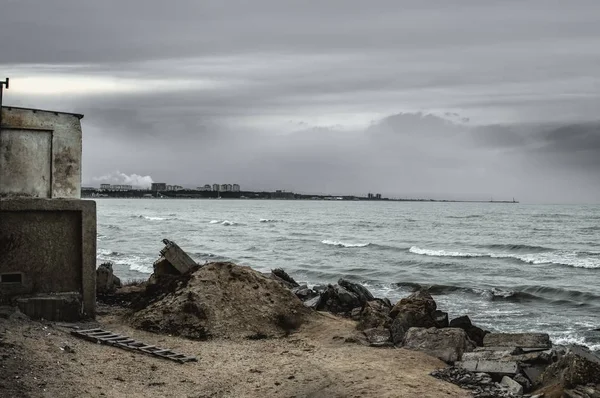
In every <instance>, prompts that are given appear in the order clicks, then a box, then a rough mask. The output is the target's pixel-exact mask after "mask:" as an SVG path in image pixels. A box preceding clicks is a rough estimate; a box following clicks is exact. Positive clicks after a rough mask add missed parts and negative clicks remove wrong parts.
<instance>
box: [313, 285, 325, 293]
mask: <svg viewBox="0 0 600 398" xmlns="http://www.w3.org/2000/svg"><path fill="white" fill-rule="evenodd" d="M313 290H314V291H315V292H317V293H323V292H324V291H325V290H327V286H326V285H314V286H313Z"/></svg>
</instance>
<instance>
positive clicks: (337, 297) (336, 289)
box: [317, 285, 361, 315]
mask: <svg viewBox="0 0 600 398" xmlns="http://www.w3.org/2000/svg"><path fill="white" fill-rule="evenodd" d="M360 306H361V304H360V300H359V298H358V295H356V294H355V293H352V292H350V291H348V290H346V289H344V288H343V287H341V286H339V285H329V286H327V289H326V290H325V291H324V292H323V293H321V298H320V300H319V304H318V305H317V310H319V311H328V312H331V313H333V314H348V315H349V314H350V312H352V310H353V309H354V308H357V307H360Z"/></svg>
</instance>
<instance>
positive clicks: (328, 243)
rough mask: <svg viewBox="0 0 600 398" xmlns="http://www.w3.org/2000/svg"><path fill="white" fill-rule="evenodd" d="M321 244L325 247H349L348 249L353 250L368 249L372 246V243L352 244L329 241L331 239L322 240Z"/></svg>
mask: <svg viewBox="0 0 600 398" xmlns="http://www.w3.org/2000/svg"><path fill="white" fill-rule="evenodd" d="M321 243H323V244H324V245H330V246H337V247H347V248H351V247H367V246H370V245H371V243H350V242H342V241H337V240H329V239H325V240H322V241H321Z"/></svg>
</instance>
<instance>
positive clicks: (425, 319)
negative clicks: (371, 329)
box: [390, 290, 437, 344]
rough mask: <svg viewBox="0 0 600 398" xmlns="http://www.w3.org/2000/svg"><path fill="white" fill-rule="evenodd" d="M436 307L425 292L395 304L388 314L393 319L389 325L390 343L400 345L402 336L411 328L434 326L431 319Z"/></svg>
mask: <svg viewBox="0 0 600 398" xmlns="http://www.w3.org/2000/svg"><path fill="white" fill-rule="evenodd" d="M436 308H437V305H436V303H435V301H434V300H433V298H432V297H431V295H430V294H429V293H427V292H426V291H423V290H421V291H418V292H416V293H413V294H411V295H410V296H408V297H405V298H403V299H402V300H400V301H399V302H397V303H396V305H395V306H394V308H392V310H391V312H390V317H391V318H392V319H393V321H392V324H391V325H390V332H391V334H392V342H393V343H394V344H402V341H403V340H404V336H405V335H406V333H407V332H408V330H409V329H410V328H412V327H420V328H430V327H435V326H436V321H435V319H434V318H433V315H434V312H435V310H436Z"/></svg>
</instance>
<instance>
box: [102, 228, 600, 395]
mask: <svg viewBox="0 0 600 398" xmlns="http://www.w3.org/2000/svg"><path fill="white" fill-rule="evenodd" d="M165 244H166V246H165V249H163V250H162V251H161V258H160V259H159V260H157V261H156V262H155V264H154V271H155V272H154V274H152V276H151V277H150V279H149V281H148V282H147V283H144V284H141V285H140V286H135V287H129V288H122V289H119V290H118V291H117V286H118V281H117V280H116V279H111V278H113V277H112V272H111V270H109V269H108V267H104V268H105V269H103V270H102V271H100V272H101V273H102V274H103V275H105V276H103V277H102V279H101V281H100V282H99V283H100V284H101V286H102V292H103V294H104V296H100V300H104V301H105V302H108V301H110V300H115V297H120V298H119V299H117V301H119V300H121V302H120V304H125V305H127V306H129V307H130V308H131V309H132V310H133V313H132V315H131V324H132V325H133V326H134V327H137V328H139V329H144V330H148V331H152V332H155V333H169V334H171V333H173V334H179V335H181V336H184V337H188V338H192V339H198V340H205V339H211V338H214V337H224V338H234V337H244V338H248V339H265V338H270V337H281V336H286V335H289V334H290V333H293V332H294V331H295V330H297V329H298V328H299V327H300V326H301V325H303V324H305V323H306V322H310V320H311V317H313V316H314V314H315V313H317V312H328V313H331V314H334V315H336V316H340V317H344V318H348V319H352V320H354V321H355V322H356V333H355V334H354V335H353V336H351V337H346V338H345V340H346V342H348V343H357V344H361V345H367V346H372V347H378V348H380V349H381V348H388V349H394V348H404V349H408V350H415V351H421V352H424V353H426V354H428V355H431V356H433V357H436V358H439V359H441V360H442V361H444V362H445V363H447V364H448V365H449V366H448V367H446V368H444V369H440V370H436V371H434V372H433V373H431V375H432V376H434V377H436V378H439V379H441V380H444V381H448V382H451V383H454V384H456V385H458V386H460V387H461V388H464V389H466V390H469V391H470V393H471V394H472V395H473V396H475V397H517V396H531V397H533V396H535V397H561V396H565V397H582V398H588V397H589V398H597V397H600V358H599V357H598V356H597V355H596V354H594V353H592V352H590V351H589V350H587V349H586V348H584V347H579V346H553V345H552V343H551V341H550V338H549V336H548V335H547V334H544V333H516V334H510V333H490V332H488V331H486V330H483V329H481V328H479V327H477V326H476V325H473V324H472V322H471V320H470V319H469V317H468V316H466V315H464V316H460V317H457V318H454V319H449V316H448V313H447V312H444V311H442V310H440V309H438V308H437V303H436V302H435V300H434V299H433V297H432V296H431V295H430V294H429V293H428V292H427V291H426V290H422V289H417V290H416V291H414V292H413V293H412V294H410V295H409V296H407V297H405V298H403V299H401V300H400V301H398V302H397V303H395V304H393V303H391V302H390V301H389V300H388V299H386V298H376V297H374V296H373V295H372V294H371V292H369V290H368V289H366V288H365V287H364V286H362V285H360V284H358V283H354V282H351V281H348V280H345V279H340V280H339V281H338V283H337V284H331V285H327V286H315V287H313V288H309V287H308V286H307V285H301V284H299V283H298V282H296V281H295V280H294V278H292V277H291V276H290V275H288V274H287V273H286V272H285V271H284V270H283V269H275V270H273V271H272V272H271V273H268V274H261V273H258V272H256V271H254V270H252V269H250V268H248V267H240V266H237V265H235V264H231V263H208V264H204V265H197V264H195V263H194V262H193V261H192V260H191V259H190V258H189V256H187V254H185V252H184V251H183V250H181V248H179V246H177V245H176V244H175V243H174V242H170V241H167V240H165ZM107 281H108V282H107ZM110 281H114V282H113V283H112V286H111V282H110ZM99 286H100V285H99ZM113 293H114V294H113Z"/></svg>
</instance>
